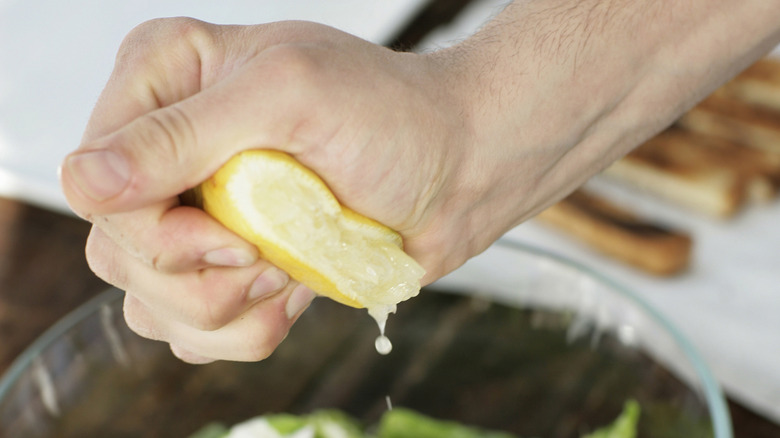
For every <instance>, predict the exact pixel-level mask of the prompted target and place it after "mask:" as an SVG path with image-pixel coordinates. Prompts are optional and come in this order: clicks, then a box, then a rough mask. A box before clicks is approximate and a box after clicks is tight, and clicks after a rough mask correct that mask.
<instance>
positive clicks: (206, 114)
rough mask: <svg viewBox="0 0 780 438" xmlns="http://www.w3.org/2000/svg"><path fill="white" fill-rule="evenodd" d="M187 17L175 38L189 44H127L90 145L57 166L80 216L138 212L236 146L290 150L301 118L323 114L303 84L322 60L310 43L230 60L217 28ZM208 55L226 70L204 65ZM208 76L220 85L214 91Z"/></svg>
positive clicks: (207, 171)
mask: <svg viewBox="0 0 780 438" xmlns="http://www.w3.org/2000/svg"><path fill="white" fill-rule="evenodd" d="M187 23H188V26H181V25H180V26H179V27H186V30H187V31H186V32H184V31H182V30H181V29H180V32H181V33H183V34H184V36H179V38H178V39H177V41H182V40H183V41H185V42H180V43H178V44H176V43H167V44H162V45H161V46H160V47H157V46H155V47H154V48H153V49H146V50H141V49H137V48H136V49H135V50H133V49H125V51H126V52H129V54H125V55H123V56H120V57H119V58H118V67H117V70H116V71H115V73H114V75H112V78H111V80H110V81H109V84H108V85H107V87H106V90H105V91H104V93H103V96H101V99H100V100H99V103H98V105H97V107H96V108H95V112H94V115H93V117H92V120H91V121H90V127H89V128H88V130H87V132H88V133H87V134H86V135H85V142H84V143H83V144H82V145H81V146H80V147H79V149H78V150H76V151H75V152H73V153H72V154H70V155H69V156H68V157H66V159H65V160H64V162H63V164H62V167H61V171H60V178H61V184H62V186H63V191H64V192H65V195H66V198H67V200H68V202H69V204H70V205H71V207H72V209H73V210H74V211H75V212H76V213H77V214H79V215H81V216H82V217H86V218H92V217H94V216H96V215H106V214H112V213H117V212H123V211H132V210H135V209H137V208H140V207H143V206H146V205H149V204H153V203H156V202H159V201H162V200H165V199H170V198H172V197H175V196H176V195H178V194H180V193H182V192H183V191H185V190H187V189H189V188H191V187H194V186H195V185H197V184H198V183H200V182H201V181H203V180H205V179H206V178H208V177H209V176H210V175H211V174H212V173H213V172H214V171H216V169H217V168H218V167H219V166H220V165H221V164H222V163H224V162H225V161H227V160H228V159H229V158H230V157H231V156H233V155H235V154H236V153H237V152H239V151H241V150H245V149H250V148H258V147H286V146H288V145H289V143H290V138H291V132H292V131H294V130H295V129H296V127H298V126H299V125H300V123H301V122H300V121H301V120H316V118H312V117H310V116H311V113H312V111H314V110H313V108H316V107H317V104H316V100H315V101H312V100H311V98H312V97H314V98H316V95H317V93H309V92H308V91H309V90H307V89H306V84H307V83H311V82H312V80H311V79H312V78H316V77H317V75H316V74H315V69H316V63H315V62H313V61H312V60H311V59H310V58H311V57H310V56H309V55H306V52H307V49H304V48H300V47H299V48H294V47H293V48H291V47H288V46H282V47H280V48H274V49H267V50H262V49H263V47H258V48H256V49H253V50H247V51H248V52H249V53H256V50H257V51H259V52H260V53H258V54H257V55H255V56H252V57H248V56H247V55H245V54H242V56H241V57H239V58H240V59H231V60H226V59H224V58H225V56H227V55H226V54H225V53H224V51H225V49H223V48H221V47H220V46H219V44H217V43H216V41H217V40H219V39H220V38H217V37H216V35H215V31H211V30H210V29H209V27H208V26H206V25H192V23H189V22H187ZM193 28H194V29H196V30H192V29H193ZM151 32H152V34H153V35H152V37H153V38H152V37H149V36H147V37H146V39H149V38H152V39H153V40H154V41H155V43H156V42H157V41H158V40H160V36H161V35H162V36H165V34H166V33H171V31H170V30H167V31H166V32H162V31H155V30H152V31H151ZM155 32H156V33H155ZM137 39H140V40H142V42H143V40H144V38H140V37H138V38H136V40H137ZM223 39H224V38H223ZM203 41H211V42H210V43H204V42H203ZM244 44H245V43H244ZM127 45H130V46H131V47H135V46H138V45H141V46H142V47H146V46H144V45H143V44H142V43H135V44H131V43H126V44H125V45H123V47H124V46H127ZM137 52H141V54H138V53H137ZM163 54H164V56H163ZM248 58H251V59H248ZM123 60H124V61H123ZM208 60H211V61H210V62H219V63H220V64H219V65H220V67H219V68H218V67H216V66H215V65H206V64H205V62H206V61H208ZM128 64H129V65H139V66H138V67H127V66H126V65H128ZM225 64H227V65H232V66H234V67H233V70H231V69H228V68H226V67H224V65H225ZM236 64H240V65H236ZM213 70H224V71H223V74H225V75H226V76H225V77H223V78H221V79H220V80H219V81H216V82H214V78H212V77H211V76H214V72H213ZM196 73H198V74H196ZM206 77H210V79H209V80H208V82H214V83H213V84H210V85H209V86H208V87H204V84H203V81H204V80H205V78H206ZM178 80H181V81H182V82H183V85H181V84H179V83H177V81H178ZM290 84H296V86H295V87H290ZM302 93H306V94H307V96H306V99H303V98H302V97H303V94H302ZM319 94H322V93H319ZM304 100H306V102H305V103H304ZM325 135H330V133H328V132H326V133H325Z"/></svg>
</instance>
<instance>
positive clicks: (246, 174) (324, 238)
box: [198, 150, 425, 331]
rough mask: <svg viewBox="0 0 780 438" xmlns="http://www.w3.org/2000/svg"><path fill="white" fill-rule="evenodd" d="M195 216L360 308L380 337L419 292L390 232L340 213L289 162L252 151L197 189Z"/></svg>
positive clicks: (325, 191) (311, 178)
mask: <svg viewBox="0 0 780 438" xmlns="http://www.w3.org/2000/svg"><path fill="white" fill-rule="evenodd" d="M198 195H199V198H200V199H199V201H200V203H201V206H202V208H203V209H204V210H205V211H206V212H207V213H209V214H210V215H211V216H213V217H214V218H216V219H217V220H218V221H219V222H221V223H222V224H223V225H224V226H225V227H227V228H228V229H230V230H232V231H233V232H235V233H236V234H238V235H239V236H241V237H242V238H244V239H245V240H247V241H249V242H251V243H253V244H254V245H256V246H257V248H258V249H259V250H260V253H261V254H262V256H263V258H265V259H266V260H268V261H270V262H271V263H273V264H274V265H276V266H278V267H279V268H281V269H283V270H284V271H286V272H287V273H288V274H290V276H291V277H292V278H294V279H295V280H297V281H299V282H301V283H303V284H305V285H306V286H308V287H309V288H311V289H312V290H314V291H315V292H317V293H318V294H320V295H324V296H327V297H329V298H331V299H333V300H335V301H338V302H339V303H342V304H345V305H347V306H352V307H357V308H366V309H368V312H369V313H370V314H371V316H373V317H374V318H375V319H376V320H377V322H378V323H379V326H380V329H381V330H382V331H384V321H385V320H386V319H387V315H388V314H389V313H393V312H395V310H396V305H397V304H398V303H400V302H401V301H404V300H407V299H409V298H411V297H413V296H415V295H417V294H418V293H419V291H420V278H422V276H423V274H424V273H425V271H424V269H423V268H422V267H421V266H420V265H419V264H418V263H417V262H416V261H415V260H414V259H412V258H411V257H410V256H409V255H407V254H406V253H405V252H404V251H403V243H402V239H401V236H400V235H399V234H398V233H396V232H395V231H393V230H392V229H390V228H388V227H386V226H384V225H382V224H380V223H379V222H376V221H374V220H372V219H369V218H367V217H365V216H362V215H360V214H358V213H356V212H354V211H352V210H350V209H349V208H347V207H345V206H343V205H341V204H340V203H339V202H338V200H337V199H336V197H335V196H334V195H333V193H331V191H330V189H329V188H328V187H327V185H325V183H324V182H323V181H322V179H320V178H319V176H317V175H316V174H315V173H314V172H312V171H311V170H309V169H308V168H306V167H304V166H303V165H301V164H300V163H299V162H298V161H297V160H295V159H294V158H292V157H291V156H289V155H287V154H285V153H283V152H279V151H272V150H251V151H245V152H242V153H239V154H238V155H236V156H234V157H233V158H231V159H230V161H228V162H227V163H226V164H225V165H224V166H223V167H222V168H220V169H219V170H218V171H217V172H216V173H215V174H214V175H213V176H212V177H211V178H209V179H208V180H206V181H204V182H203V183H202V184H201V185H200V187H199V188H198Z"/></svg>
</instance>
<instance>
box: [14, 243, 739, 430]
mask: <svg viewBox="0 0 780 438" xmlns="http://www.w3.org/2000/svg"><path fill="white" fill-rule="evenodd" d="M492 246H501V247H505V248H508V249H511V250H516V251H520V252H524V253H527V254H530V255H534V256H537V257H540V258H543V259H546V260H548V261H551V262H553V263H557V264H559V265H563V266H564V267H566V268H569V269H573V270H575V271H578V272H579V273H582V274H585V275H586V276H589V277H591V278H592V279H593V280H595V281H598V282H600V283H602V284H604V285H605V286H607V287H609V288H611V289H614V290H615V291H617V292H618V293H620V294H622V295H624V296H625V297H626V298H627V299H628V300H629V301H632V302H633V303H634V304H635V305H637V306H638V307H639V308H641V309H642V310H643V311H645V312H646V313H647V315H648V316H649V317H650V318H651V319H654V320H655V321H656V322H657V323H658V324H659V325H660V326H661V327H663V328H664V329H665V330H667V331H668V332H669V333H670V334H671V335H672V338H673V339H674V340H675V342H677V343H678V345H679V346H680V348H681V350H682V351H683V353H684V354H685V356H686V357H687V358H688V360H689V361H690V362H691V364H692V365H693V367H694V369H695V371H696V374H697V375H698V376H699V378H700V379H701V383H702V389H703V393H704V397H705V400H706V404H707V407H708V409H709V411H710V415H711V417H712V418H711V419H712V425H713V433H714V434H715V435H714V436H715V437H716V438H733V429H732V424H731V417H730V414H729V409H728V405H727V403H726V399H725V395H724V393H723V390H722V388H721V386H720V384H719V383H718V382H717V380H716V379H715V377H714V375H713V374H712V372H711V370H710V368H709V366H708V365H707V364H706V362H705V361H704V359H703V357H702V356H701V354H700V353H699V352H698V350H697V348H696V347H695V346H694V345H693V343H692V342H691V341H690V340H689V339H688V338H687V337H686V336H685V335H683V333H682V332H681V331H680V330H679V329H678V328H677V327H676V326H675V325H674V324H673V323H672V322H671V321H670V320H669V319H668V318H667V317H666V316H664V315H663V314H662V313H661V312H660V311H659V310H658V309H656V308H655V307H654V306H652V305H650V304H649V302H647V301H646V300H645V299H643V298H642V297H641V296H639V295H638V294H637V293H635V292H633V291H632V290H630V289H629V288H627V287H625V286H623V285H622V284H620V283H618V282H616V281H615V280H613V279H611V278H609V277H608V276H606V275H603V274H601V273H599V272H597V271H596V270H594V269H592V268H590V267H588V266H587V265H585V264H582V263H579V262H577V261H575V260H572V259H571V258H568V257H566V256H563V255H560V254H557V253H555V252H552V251H549V250H547V249H543V248H540V247H538V246H534V245H530V244H526V243H520V242H516V241H509V240H506V239H500V240H498V241H497V242H495V243H494V244H493V245H492ZM488 249H489V248H488ZM123 296H124V292H123V291H121V290H119V289H117V288H115V287H109V288H107V289H106V290H104V291H103V292H101V293H98V294H97V295H95V296H94V297H92V298H90V299H89V300H87V301H86V302H84V303H83V304H81V305H80V306H78V307H76V308H75V309H74V310H72V311H71V312H69V313H68V314H66V315H65V316H63V317H62V318H60V319H59V320H58V321H57V322H56V323H54V324H53V325H52V326H51V327H49V328H48V329H46V331H44V332H43V333H42V334H41V335H40V336H39V337H38V338H37V339H36V340H35V341H33V342H32V343H31V344H30V345H29V346H27V347H26V348H25V349H24V350H23V351H22V353H21V354H20V355H19V356H18V357H17V358H16V359H15V360H14V361H13V362H12V363H11V365H10V366H9V367H8V369H7V370H6V371H5V373H3V375H2V376H0V404H2V402H3V400H4V399H5V397H6V396H7V395H8V393H9V391H10V390H11V388H12V387H13V385H14V384H15V383H16V382H17V381H18V380H19V378H20V377H21V376H22V374H23V373H24V371H25V370H26V369H28V368H29V367H30V366H32V364H33V361H34V360H35V358H36V357H37V356H38V355H39V354H40V353H41V352H42V351H44V350H45V349H46V348H47V347H49V346H50V345H52V344H54V342H56V340H57V339H58V338H59V337H60V336H61V335H62V334H63V333H65V332H67V331H68V330H70V329H71V328H73V327H74V326H75V325H77V324H78V323H79V322H81V321H82V320H84V319H85V318H86V317H87V316H89V315H91V314H93V313H95V312H96V311H98V309H100V308H101V307H102V306H103V305H105V304H106V303H109V302H114V301H115V300H118V299H120V298H122V297H123Z"/></svg>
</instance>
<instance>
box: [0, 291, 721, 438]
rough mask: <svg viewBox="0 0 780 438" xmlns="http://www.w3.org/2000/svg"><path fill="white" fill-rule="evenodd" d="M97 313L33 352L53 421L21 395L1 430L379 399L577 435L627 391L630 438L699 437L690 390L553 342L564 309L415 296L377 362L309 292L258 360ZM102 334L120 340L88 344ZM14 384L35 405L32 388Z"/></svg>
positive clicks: (666, 377) (115, 311) (638, 364)
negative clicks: (188, 352)
mask: <svg viewBox="0 0 780 438" xmlns="http://www.w3.org/2000/svg"><path fill="white" fill-rule="evenodd" d="M101 312H102V315H100V316H101V317H102V318H103V321H101V318H100V317H95V318H92V319H91V320H90V321H89V323H87V324H84V325H82V326H80V327H79V328H78V329H77V330H74V331H72V332H71V333H70V334H69V335H68V336H67V337H66V338H65V342H63V343H61V344H58V345H56V346H55V347H53V348H52V349H50V350H48V351H46V353H45V354H44V362H45V363H47V364H52V365H51V366H47V367H46V369H47V370H48V371H49V373H50V374H51V378H52V380H53V381H54V382H55V387H57V388H58V389H57V395H58V398H57V407H58V409H59V410H60V411H61V412H62V413H65V414H66V415H62V416H61V417H59V418H58V417H56V416H53V415H50V414H49V413H47V410H46V408H45V406H44V405H43V404H42V403H41V402H40V401H33V402H32V403H31V404H27V406H25V408H24V411H25V413H24V414H23V415H22V414H21V413H20V414H19V415H17V416H14V418H13V419H12V418H9V417H4V418H2V421H3V427H5V428H8V427H9V426H10V424H9V423H7V422H8V421H13V422H14V423H16V424H17V425H18V426H19V427H20V429H16V430H14V429H13V428H10V429H6V430H9V431H12V432H6V433H7V434H8V435H7V436H58V437H85V436H111V437H136V436H144V437H174V436H187V435H188V434H190V433H192V432H193V431H194V430H196V429H198V428H199V427H201V426H202V425H204V424H206V423H208V422H211V421H222V422H227V423H234V422H238V421H241V420H244V419H246V418H249V417H252V416H255V415H258V414H262V413H267V412H293V413H304V412H310V411H311V410H314V409H318V408H339V409H343V410H345V411H346V412H348V413H350V414H351V415H353V416H355V417H357V418H359V419H361V420H363V421H365V422H366V423H373V422H375V421H376V420H377V418H378V417H379V415H381V414H382V412H384V410H385V409H387V405H386V396H389V397H390V399H391V400H392V403H393V404H394V405H396V406H405V407H409V408H413V409H417V410H419V411H421V412H424V413H426V414H428V415H432V416H435V417H438V418H447V419H454V420H457V421H461V422H464V423H468V424H473V425H479V426H484V427H488V428H493V429H501V430H506V431H510V432H514V433H516V434H519V435H523V436H544V437H550V438H553V437H570V436H577V435H579V434H580V433H582V432H585V431H588V430H592V429H593V428H595V427H597V426H599V425H602V424H605V423H608V422H609V421H611V420H612V419H613V418H614V417H616V416H617V414H618V413H619V412H620V410H621V408H622V404H623V402H624V401H625V400H626V399H628V398H636V399H637V400H638V401H639V402H640V404H641V405H642V408H643V415H642V420H641V422H640V425H641V429H642V431H643V432H642V435H641V436H652V437H662V436H666V435H664V434H662V433H661V432H660V431H663V430H674V431H675V434H674V435H670V436H702V430H706V426H705V425H706V423H707V421H708V419H707V417H706V409H705V408H704V407H703V406H702V405H701V403H700V401H699V399H698V397H697V396H696V395H695V394H693V393H691V392H690V391H689V390H688V389H687V388H686V387H685V386H684V385H682V384H681V383H680V382H678V381H677V380H676V379H675V378H674V377H672V376H671V375H670V374H668V373H667V372H666V371H664V369H662V368H661V367H659V366H658V365H656V364H654V363H653V362H652V361H650V360H648V359H647V358H646V357H645V356H644V355H643V354H641V353H639V352H637V351H636V350H633V349H631V348H627V347H624V346H622V345H621V344H620V342H619V341H617V340H616V339H615V338H613V337H612V336H609V335H606V334H602V335H601V336H598V337H597V338H593V337H591V336H586V337H582V338H579V339H576V340H574V341H573V342H569V341H567V339H566V327H567V325H568V323H569V321H570V318H571V315H565V314H559V313H551V312H547V311H540V310H521V309H515V308H510V307H506V306H502V305H495V304H490V303H487V302H484V301H477V300H474V299H471V298H464V297H460V296H453V295H449V294H441V293H434V292H428V293H423V294H422V295H421V296H420V297H418V298H416V299H415V300H413V305H412V304H411V303H407V305H403V304H402V305H401V307H400V309H399V314H398V315H395V316H393V317H391V319H390V322H389V325H388V336H389V337H390V339H391V340H392V341H393V344H394V350H393V352H392V353H391V354H390V355H388V356H380V355H379V354H377V353H376V351H375V350H374V347H373V344H374V338H375V337H376V336H377V334H378V329H377V327H376V324H375V323H374V321H373V320H371V319H370V318H369V317H368V315H367V314H366V313H365V312H364V311H359V310H355V309H351V308H347V307H344V306H341V305H338V304H335V303H333V302H331V301H329V300H326V299H318V300H315V302H314V304H313V306H312V308H311V309H309V310H308V311H307V312H306V313H305V314H304V316H303V317H302V318H301V319H300V321H299V323H298V324H296V326H295V327H294V328H293V330H292V332H291V333H290V336H289V337H288V338H287V340H286V341H285V342H284V343H283V344H282V345H281V347H280V348H279V349H278V350H277V351H276V352H275V353H274V354H273V355H272V356H271V357H270V358H268V359H267V360H265V361H263V362H260V363H228V362H219V363H214V364H210V365H206V366H192V365H187V364H184V363H182V362H180V361H178V360H176V359H174V358H173V357H172V355H171V354H170V352H169V350H168V348H167V346H166V345H165V344H162V343H157V342H152V341H147V340H143V339H141V338H139V337H137V336H136V335H134V334H133V333H132V332H130V331H129V330H128V329H127V328H126V326H125V324H124V322H123V321H122V318H121V306H120V301H115V302H114V305H113V307H112V308H104V309H102V311H101ZM105 321H111V322H110V323H109V324H108V325H107V326H108V327H111V328H109V329H108V330H106V328H105V327H106V325H105ZM113 330H116V334H117V335H118V337H119V339H121V343H120V344H117V345H121V347H120V348H113V349H112V348H109V346H110V343H108V342H95V341H99V340H100V338H101V337H104V336H107V335H106V334H107V333H111V332H112V331H113ZM115 347H116V345H115ZM76 352H78V354H75V355H72V354H73V353H76ZM70 355H72V357H70ZM30 381H31V382H33V381H35V376H34V373H31V380H30ZM30 386H31V387H32V388H38V386H37V384H32V385H30ZM247 389H249V390H247ZM23 392H26V393H28V394H31V400H37V398H36V397H35V396H36V395H37V389H32V390H30V389H24V390H23ZM683 407H684V409H682V408H683ZM4 409H5V408H4V407H3V406H2V405H0V412H5V413H7V411H5V410H4ZM678 412H684V414H683V415H679V414H678ZM33 414H40V416H38V417H37V418H35V419H34V420H32V418H33V417H34V415H33ZM28 419H30V420H28ZM41 419H45V420H46V421H42V420H41ZM680 427H685V428H687V429H685V430H686V431H688V432H689V433H683V435H680V432H681V430H680ZM0 429H1V428H0ZM31 431H35V432H34V433H31Z"/></svg>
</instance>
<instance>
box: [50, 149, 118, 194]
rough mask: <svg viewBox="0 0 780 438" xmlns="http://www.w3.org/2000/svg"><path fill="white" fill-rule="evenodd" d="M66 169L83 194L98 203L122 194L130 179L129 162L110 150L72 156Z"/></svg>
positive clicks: (67, 161) (67, 162)
mask: <svg viewBox="0 0 780 438" xmlns="http://www.w3.org/2000/svg"><path fill="white" fill-rule="evenodd" d="M65 169H66V171H67V172H68V174H69V175H70V177H71V179H73V182H74V183H76V185H77V186H78V188H79V189H80V190H81V192H82V193H84V195H86V196H88V197H89V198H91V199H92V200H93V201H98V202H99V201H105V200H106V199H109V198H113V197H114V196H116V195H118V194H119V193H121V192H122V190H124V189H125V187H126V186H127V183H128V181H129V179H130V167H129V166H128V165H127V161H125V159H124V158H123V157H122V156H121V155H119V154H118V153H116V152H114V151H111V150H108V149H98V150H94V151H87V152H81V153H77V154H75V155H71V156H70V157H68V159H67V160H66V162H65Z"/></svg>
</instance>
